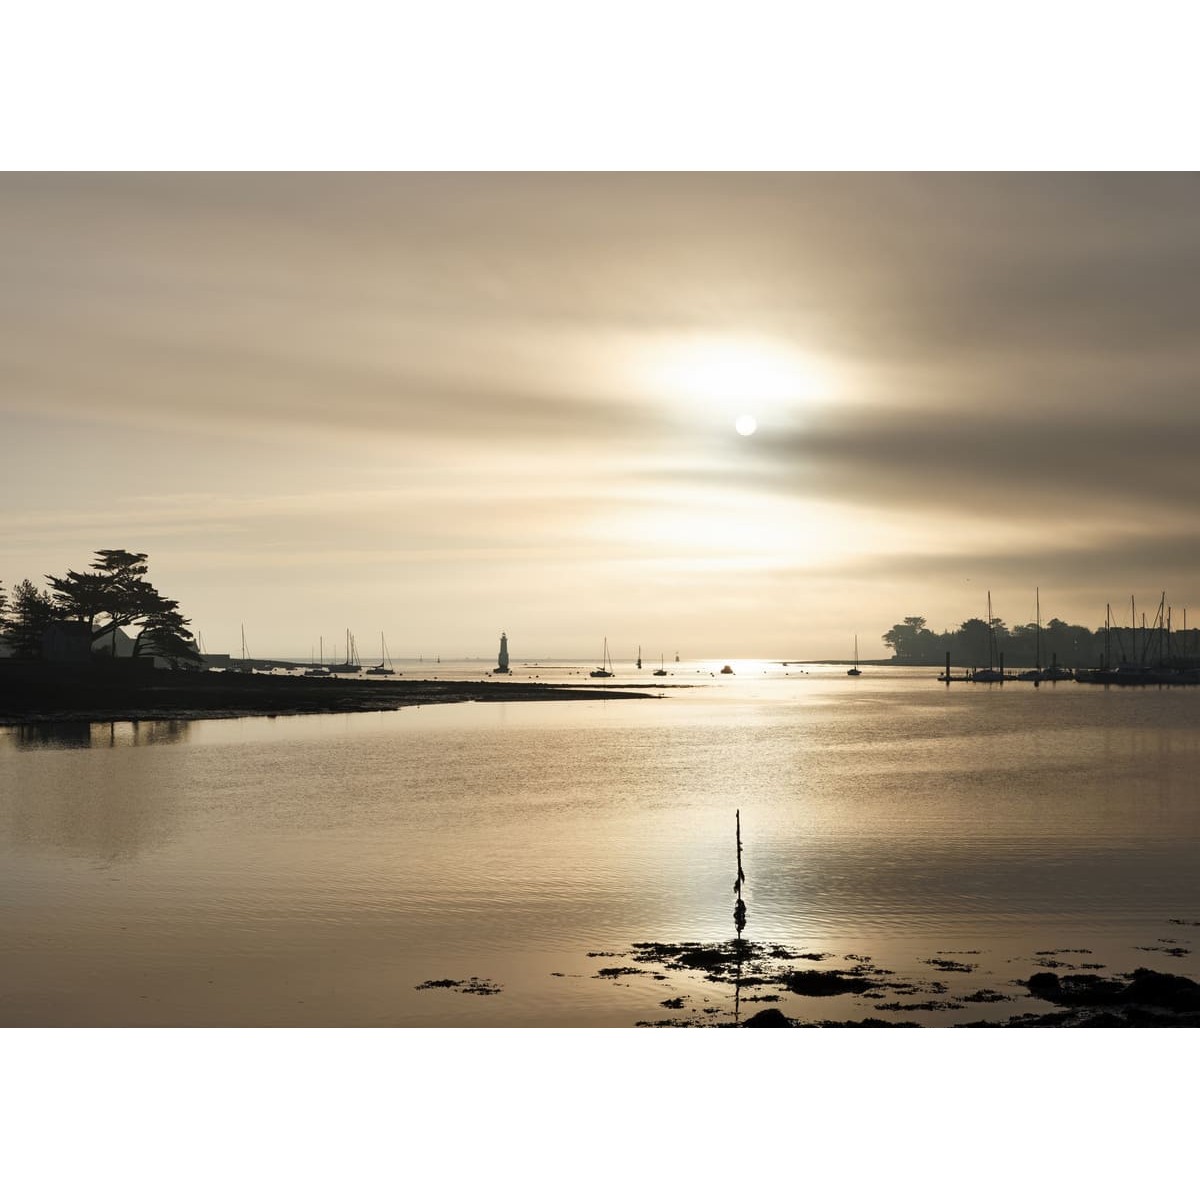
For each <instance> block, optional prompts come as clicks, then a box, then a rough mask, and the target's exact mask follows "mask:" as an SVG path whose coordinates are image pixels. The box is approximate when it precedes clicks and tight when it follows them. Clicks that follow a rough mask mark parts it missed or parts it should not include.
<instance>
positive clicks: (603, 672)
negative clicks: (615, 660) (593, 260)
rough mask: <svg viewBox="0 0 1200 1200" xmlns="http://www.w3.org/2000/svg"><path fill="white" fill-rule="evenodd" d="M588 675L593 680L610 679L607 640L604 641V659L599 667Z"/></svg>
mask: <svg viewBox="0 0 1200 1200" xmlns="http://www.w3.org/2000/svg"><path fill="white" fill-rule="evenodd" d="M588 674H589V675H590V676H591V677H592V678H593V679H611V678H612V674H613V671H612V659H611V658H610V657H609V655H608V638H605V639H604V657H603V658H602V659H601V660H600V665H599V666H598V667H597V668H596V669H595V670H594V671H589V672H588Z"/></svg>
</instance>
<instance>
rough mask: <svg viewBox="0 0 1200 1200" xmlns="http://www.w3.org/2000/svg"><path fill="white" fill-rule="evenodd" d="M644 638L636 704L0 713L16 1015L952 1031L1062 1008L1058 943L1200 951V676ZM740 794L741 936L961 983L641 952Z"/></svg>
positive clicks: (729, 866)
mask: <svg viewBox="0 0 1200 1200" xmlns="http://www.w3.org/2000/svg"><path fill="white" fill-rule="evenodd" d="M645 661H646V667H645V669H644V670H643V671H641V672H638V671H635V670H633V669H632V668H631V667H628V666H620V665H619V666H618V673H617V677H616V678H615V679H614V680H612V681H610V682H611V683H612V684H613V685H615V686H618V687H620V686H624V685H627V684H628V683H631V682H637V683H639V684H641V685H642V686H644V687H646V688H647V690H650V691H652V692H653V693H654V696H655V698H652V699H644V700H605V701H591V700H589V701H582V700H579V701H571V702H543V703H495V704H458V705H439V706H424V707H420V708H408V709H402V710H400V711H397V712H388V713H367V714H353V715H336V716H334V715H330V716H304V717H286V718H283V717H281V718H278V719H271V718H252V719H244V720H225V721H215V720H214V721H192V722H143V723H140V724H137V725H133V724H121V723H117V724H115V725H107V724H105V725H90V726H88V725H80V726H41V727H26V728H9V729H3V730H0V906H2V907H3V911H4V921H3V925H2V927H0V957H2V960H3V964H4V969H3V971H2V972H0V1022H2V1023H3V1024H7V1025H134V1026H141V1025H185V1026H204V1025H280V1024H283V1025H306V1024H314V1025H337V1026H348V1025H368V1026H381V1025H400V1026H433V1025H437V1026H456V1025H466V1026H488V1025H497V1026H533V1025H549V1026H606V1025H613V1026H630V1025H633V1024H636V1023H638V1022H656V1021H661V1020H687V1021H692V1022H700V1023H721V1022H725V1021H728V1020H730V1019H732V1016H733V1012H734V1006H735V1002H736V1003H737V1004H738V1005H740V1013H741V1015H742V1016H745V1015H746V1014H747V1013H748V1012H752V1011H754V1005H755V1004H759V1005H762V1004H766V1003H772V1004H774V1005H775V1006H777V1007H780V1008H783V1009H784V1011H785V1012H787V1013H788V1014H789V1015H791V1016H797V1017H804V1018H807V1019H821V1018H826V1017H830V1018H836V1019H855V1020H861V1019H863V1018H864V1017H880V1016H882V1017H884V1018H886V1019H891V1020H897V1019H906V1020H919V1021H920V1022H921V1023H924V1024H952V1023H958V1022H962V1021H969V1020H980V1019H989V1020H995V1019H998V1018H1001V1017H1004V1016H1006V1015H1009V1014H1011V1013H1019V1012H1039V1011H1046V1010H1047V1006H1045V1005H1043V1004H1041V1003H1040V1002H1038V1001H1035V1000H1033V999H1031V998H1030V997H1029V996H1028V994H1027V992H1025V990H1024V989H1023V988H1021V987H1019V986H1017V985H1016V984H1015V982H1014V981H1016V980H1018V979H1021V978H1025V977H1028V975H1029V974H1030V973H1031V972H1032V971H1035V970H1042V969H1045V964H1049V963H1059V964H1065V965H1064V966H1059V967H1058V968H1057V969H1059V970H1065V969H1066V967H1068V966H1069V967H1071V968H1083V967H1084V965H1085V964H1103V966H1104V968H1105V970H1104V971H1103V972H1101V973H1105V974H1107V973H1112V972H1115V971H1119V970H1130V969H1132V968H1133V967H1134V966H1138V965H1145V966H1150V967H1154V968H1155V969H1158V970H1166V971H1174V972H1179V973H1183V974H1189V975H1190V974H1194V972H1193V971H1192V970H1191V969H1190V963H1189V959H1188V957H1187V953H1188V952H1190V951H1191V950H1192V948H1193V945H1192V936H1193V935H1194V934H1195V933H1196V932H1197V927H1195V926H1193V925H1190V924H1185V923H1184V922H1195V921H1197V920H1200V882H1198V881H1197V877H1196V871H1195V863H1196V861H1197V849H1198V848H1200V817H1198V813H1197V802H1196V791H1195V785H1194V780H1195V779H1196V778H1197V776H1198V774H1200V721H1198V719H1197V718H1198V717H1200V690H1198V689H1174V690H1171V689H1164V690H1150V689H1111V690H1106V689H1104V688H1099V687H1089V686H1083V685H1078V684H1074V683H1060V684H1056V685H1043V686H1041V687H1040V688H1037V689H1035V688H1033V687H1032V686H1031V685H1028V684H1007V685H1005V686H1004V687H997V686H985V685H956V686H952V687H950V688H946V687H944V686H943V685H939V684H937V683H936V682H934V681H933V679H932V676H933V675H934V674H935V673H936V672H935V671H934V670H932V669H926V670H909V671H905V670H899V669H894V670H893V669H880V668H870V667H868V668H866V669H865V674H864V675H863V676H862V677H860V678H858V679H849V678H847V677H846V675H845V668H833V667H831V668H808V669H807V670H806V669H803V668H799V667H789V668H783V667H781V666H780V665H779V664H765V663H758V662H734V663H733V664H732V665H733V667H734V669H735V672H736V673H735V674H734V675H732V676H722V675H720V674H719V673H717V672H718V669H719V667H720V665H721V663H719V662H717V663H685V664H668V669H669V670H670V671H671V672H672V674H671V675H670V676H668V677H667V678H666V679H665V680H655V679H654V678H653V677H652V676H651V675H650V672H651V670H652V668H653V666H654V665H656V664H654V663H653V662H651V660H649V659H646V660H645ZM398 665H400V664H398ZM488 665H489V664H482V663H481V664H457V665H452V664H447V665H445V666H444V667H443V668H442V672H443V674H444V675H452V674H453V673H454V672H455V671H456V670H457V672H458V673H459V674H462V675H467V676H471V675H476V676H477V675H479V674H482V673H483V672H484V671H486V670H487V668H488ZM589 665H591V664H589ZM589 665H580V664H574V665H571V666H567V665H564V664H549V665H546V664H544V665H541V666H537V667H533V666H530V667H524V666H517V667H516V671H515V677H516V678H524V677H532V676H534V675H537V676H539V677H540V678H543V679H547V678H562V679H566V680H568V681H570V682H578V683H581V684H587V685H591V684H592V683H593V681H591V680H590V679H588V678H587V670H588V669H589ZM423 667H424V668H427V669H421V668H419V667H416V666H415V665H413V664H403V666H402V668H401V669H403V670H404V673H405V677H414V676H432V675H434V674H435V673H436V672H437V667H436V666H433V665H431V664H423ZM654 684H660V685H665V686H660V687H657V688H655V687H654V686H653V685H654ZM681 684H689V685H694V686H688V687H681V686H679V685H681ZM738 808H740V809H741V813H742V827H743V841H744V843H745V869H746V874H747V878H748V886H747V890H746V900H747V904H748V907H749V924H748V927H747V931H746V934H747V937H749V938H751V939H752V940H754V941H756V942H760V943H779V944H782V945H785V946H787V947H790V948H792V949H793V950H795V951H798V952H804V953H809V954H817V955H828V956H829V957H828V958H824V959H821V960H819V962H818V963H816V964H814V963H813V962H800V963H797V964H793V965H796V966H801V967H811V966H814V965H817V966H820V967H821V968H822V969H825V968H833V967H840V968H848V967H852V966H853V965H854V964H856V963H860V962H861V960H862V957H864V956H867V957H870V959H871V960H872V962H873V964H874V965H875V966H878V967H883V968H886V969H888V970H892V971H895V972H896V979H897V980H904V981H908V982H911V984H912V985H913V989H914V990H913V991H912V992H910V993H908V994H905V995H903V996H900V997H899V999H900V1002H902V1003H907V1004H910V1003H924V1004H930V1003H932V1004H934V1005H937V1006H940V1005H942V1004H947V1003H954V1004H961V1007H955V1008H941V1007H934V1008H932V1009H930V1008H924V1009H919V1010H917V1009H904V1010H896V1009H891V1010H888V1009H878V1008H876V1005H878V1004H880V1003H888V1002H892V1003H895V1002H896V1000H897V997H896V996H894V995H891V994H888V995H884V996H880V995H878V994H876V995H875V996H873V997H872V996H868V997H865V998H864V997H863V996H858V995H853V996H840V997H831V998H826V999H812V998H805V997H801V996H793V995H790V994H787V993H783V994H780V995H779V998H778V1000H777V1001H766V1000H764V999H762V997H763V996H765V995H769V994H774V993H773V992H772V989H770V988H764V987H760V988H757V989H754V988H745V989H741V991H739V992H738V993H737V995H735V993H734V989H733V988H732V987H731V986H728V985H726V984H725V983H723V982H712V981H708V980H706V979H704V977H703V975H702V974H701V973H700V972H697V971H691V972H680V971H672V970H668V969H666V968H663V967H662V966H661V965H655V964H645V963H641V964H639V963H637V962H636V961H635V960H634V959H632V958H630V957H629V952H630V948H631V947H632V946H633V944H635V943H644V942H662V943H676V942H684V941H692V942H717V941H724V940H726V939H728V938H729V937H731V936H732V934H733V926H732V907H733V893H732V885H733V877H734V872H735V862H734V839H733V827H734V819H733V818H734V811H735V809H738ZM1139 947H1141V949H1139ZM1172 951H1174V952H1176V953H1172ZM847 955H853V956H858V957H855V958H851V959H847V958H846V956H847ZM930 959H933V960H936V961H935V962H934V963H931V962H929V961H928V960H930ZM947 961H949V962H953V963H955V964H956V965H957V968H958V969H951V968H945V967H944V966H938V965H937V963H939V962H940V963H944V962H947ZM1039 964H1041V965H1039ZM622 966H624V967H630V968H631V969H635V970H636V971H637V972H638V973H636V974H634V973H629V974H619V975H611V976H608V977H602V976H599V972H600V971H601V970H602V969H604V968H605V967H622ZM965 968H971V969H970V970H966V969H965ZM1088 969H1090V968H1088ZM471 980H476V981H483V983H482V985H478V984H477V985H476V990H470V981H471ZM429 981H452V982H455V983H457V984H458V985H460V986H458V987H455V988H451V987H421V986H420V985H421V984H424V983H427V982H429ZM463 985H466V988H465V990H464V987H463ZM494 989H498V990H494ZM980 989H988V990H990V991H993V992H995V993H997V994H1001V995H1003V996H1004V997H1005V998H1004V999H1003V1000H1001V1001H996V1002H987V1001H984V1000H965V999H964V997H965V996H967V995H969V994H973V993H977V992H978V991H979V990H980ZM681 998H682V999H681ZM664 1001H667V1002H669V1003H670V1004H671V1005H672V1007H664V1004H663V1002H664ZM676 1002H678V1006H675V1005H676Z"/></svg>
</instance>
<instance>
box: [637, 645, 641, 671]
mask: <svg viewBox="0 0 1200 1200" xmlns="http://www.w3.org/2000/svg"><path fill="white" fill-rule="evenodd" d="M637 669H638V670H639V671H640V670H641V669H642V648H641V646H639V647H638V657H637Z"/></svg>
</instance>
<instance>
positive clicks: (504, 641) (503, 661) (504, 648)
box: [492, 633, 509, 675]
mask: <svg viewBox="0 0 1200 1200" xmlns="http://www.w3.org/2000/svg"><path fill="white" fill-rule="evenodd" d="M508 673H509V672H508V634H507V633H502V634H501V635H500V657H499V658H498V659H497V660H496V669H495V671H493V672H492V674H494V675H507V674H508Z"/></svg>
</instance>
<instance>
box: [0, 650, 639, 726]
mask: <svg viewBox="0 0 1200 1200" xmlns="http://www.w3.org/2000/svg"><path fill="white" fill-rule="evenodd" d="M119 667H120V668H121V669H112V668H111V667H110V668H109V669H97V668H90V667H84V668H79V667H60V666H43V665H41V664H20V665H17V664H13V663H6V664H4V665H3V668H0V725H24V724H29V723H32V722H42V721H150V720H203V719H212V718H220V717H267V716H274V717H285V716H298V715H302V714H304V713H344V712H381V711H389V710H392V709H397V708H406V707H411V706H413V705H421V704H459V703H463V702H465V701H468V700H476V701H493V702H494V701H504V700H510V701H519V702H525V701H531V700H626V699H646V698H648V697H649V696H650V693H649V692H641V691H628V690H617V689H612V688H601V687H594V686H593V687H580V686H572V685H566V684H554V683H529V682H526V681H520V682H517V681H508V680H505V681H500V680H427V679H388V680H374V679H372V680H366V679H345V678H337V677H335V678H331V679H316V678H308V677H305V676H294V675H292V676H289V675H243V674H239V673H235V672H216V671H155V670H134V669H128V668H126V665H125V664H119Z"/></svg>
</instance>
